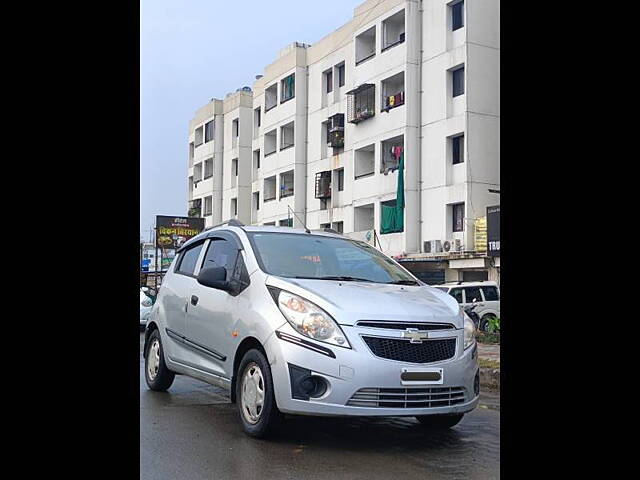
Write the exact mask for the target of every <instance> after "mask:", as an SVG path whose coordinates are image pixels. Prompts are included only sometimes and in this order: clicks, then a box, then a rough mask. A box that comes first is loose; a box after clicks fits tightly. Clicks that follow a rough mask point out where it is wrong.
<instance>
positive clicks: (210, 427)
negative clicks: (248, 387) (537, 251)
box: [140, 334, 500, 480]
mask: <svg viewBox="0 0 640 480" xmlns="http://www.w3.org/2000/svg"><path fill="white" fill-rule="evenodd" d="M143 341H144V339H143V334H141V335H140V346H141V350H142V344H143ZM143 364H144V359H143V358H142V353H141V354H140V478H141V479H154V480H163V479H189V480H191V479H194V480H195V479H209V480H218V479H220V480H222V479H236V478H237V479H243V480H252V479H296V480H306V479H329V478H339V479H343V478H344V479H350V480H351V479H353V480H356V479H363V480H364V479H394V478H397V479H403V480H405V479H413V478H420V479H423V478H424V479H429V480H435V479H444V478H446V479H453V478H456V479H457V478H465V479H495V478H499V468H500V412H499V410H498V409H499V400H498V399H497V398H486V399H484V400H483V401H482V402H481V405H480V407H479V408H476V409H475V410H474V411H473V412H471V413H470V414H468V415H466V416H465V418H464V419H463V420H462V421H461V422H460V423H459V424H458V425H457V426H456V427H454V428H453V429H451V430H449V431H445V432H431V431H429V430H426V429H424V428H422V427H421V426H420V425H419V424H418V422H417V420H415V419H413V418H401V417H396V418H385V419H370V418H367V419H337V418H318V417H293V416H292V417H287V420H286V423H285V426H284V428H283V429H282V432H281V433H280V434H279V435H278V436H277V437H274V438H271V439H269V440H256V439H252V438H250V437H248V436H246V435H245V434H244V433H243V432H242V429H241V427H240V424H239V420H238V419H237V418H236V410H235V405H232V404H231V403H230V400H229V398H228V396H227V395H226V394H225V392H224V391H223V390H221V389H219V388H217V387H213V386H211V385H207V384H205V383H202V382H199V381H197V380H192V379H190V378H188V377H184V376H181V375H179V376H176V380H175V381H174V383H173V385H172V386H171V388H170V389H169V391H168V392H166V393H158V392H152V391H150V390H147V386H146V384H145V380H144V371H143Z"/></svg>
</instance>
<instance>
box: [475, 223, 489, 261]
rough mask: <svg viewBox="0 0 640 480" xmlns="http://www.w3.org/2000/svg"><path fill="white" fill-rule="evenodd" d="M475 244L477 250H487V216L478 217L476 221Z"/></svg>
mask: <svg viewBox="0 0 640 480" xmlns="http://www.w3.org/2000/svg"><path fill="white" fill-rule="evenodd" d="M473 232H474V245H475V247H476V252H482V253H484V252H486V251H487V217H480V218H476V219H475V222H474V230H473Z"/></svg>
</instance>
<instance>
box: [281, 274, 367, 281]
mask: <svg viewBox="0 0 640 480" xmlns="http://www.w3.org/2000/svg"><path fill="white" fill-rule="evenodd" d="M293 278H308V279H310V280H338V281H344V282H373V280H369V279H368V278H358V277H349V276H343V275H336V276H326V277H293Z"/></svg>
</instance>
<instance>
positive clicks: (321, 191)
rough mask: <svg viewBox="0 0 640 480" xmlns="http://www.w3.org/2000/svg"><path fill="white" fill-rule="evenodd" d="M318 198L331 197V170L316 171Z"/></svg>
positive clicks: (316, 195)
mask: <svg viewBox="0 0 640 480" xmlns="http://www.w3.org/2000/svg"><path fill="white" fill-rule="evenodd" d="M315 197H316V198H320V199H326V198H331V170H327V171H325V172H318V173H316V194H315Z"/></svg>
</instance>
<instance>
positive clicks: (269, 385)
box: [236, 349, 283, 438]
mask: <svg viewBox="0 0 640 480" xmlns="http://www.w3.org/2000/svg"><path fill="white" fill-rule="evenodd" d="M236 374H237V381H236V399H237V400H236V405H237V406H238V414H239V416H240V421H241V422H242V428H243V429H244V432H245V433H246V434H247V435H249V436H251V437H255V438H263V437H266V436H268V435H269V434H271V433H273V432H274V431H276V430H277V429H278V427H279V426H280V425H281V424H282V419H283V414H282V413H281V412H280V410H278V407H277V405H276V399H275V395H274V390H273V378H272V377H271V367H270V366H269V362H268V361H267V359H266V358H265V356H264V354H263V353H262V352H261V351H259V350H257V349H251V350H249V351H248V352H247V353H245V355H244V357H243V358H242V361H241V362H240V366H239V367H238V372H237V373H236Z"/></svg>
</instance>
